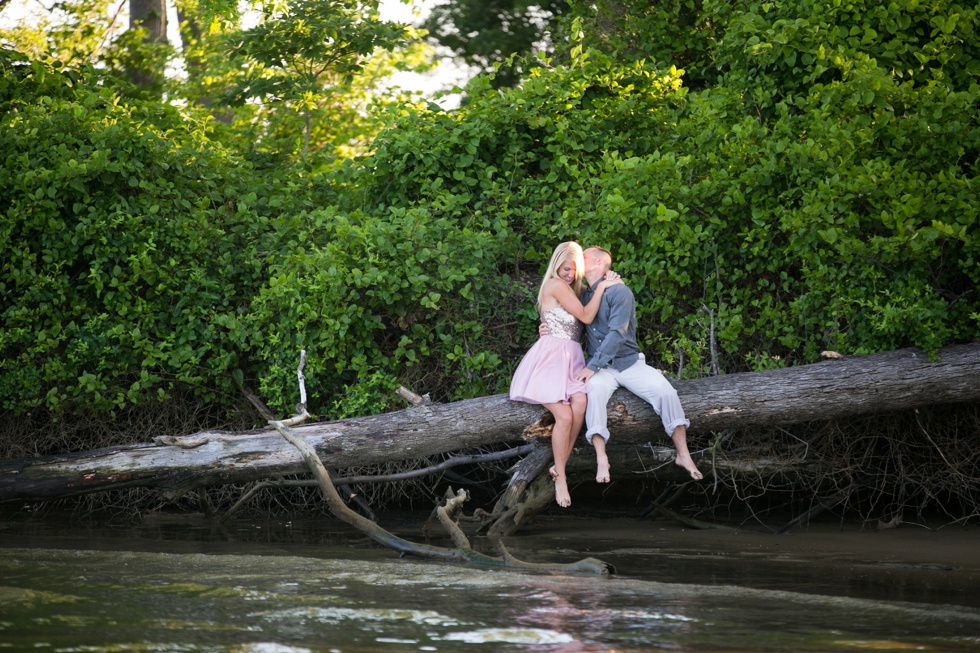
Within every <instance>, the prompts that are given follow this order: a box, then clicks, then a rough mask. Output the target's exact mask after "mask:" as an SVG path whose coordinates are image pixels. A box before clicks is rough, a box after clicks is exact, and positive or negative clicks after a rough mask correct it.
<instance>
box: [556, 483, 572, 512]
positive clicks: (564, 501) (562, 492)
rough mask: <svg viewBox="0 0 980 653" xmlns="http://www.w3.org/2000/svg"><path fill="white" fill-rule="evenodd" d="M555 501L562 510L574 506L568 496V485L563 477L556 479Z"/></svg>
mask: <svg viewBox="0 0 980 653" xmlns="http://www.w3.org/2000/svg"><path fill="white" fill-rule="evenodd" d="M555 501H556V502H557V503H558V505H559V506H561V507H562V508H567V507H568V506H570V505H572V497H571V496H570V495H569V494H568V483H566V482H565V478H564V477H561V476H559V477H557V478H555Z"/></svg>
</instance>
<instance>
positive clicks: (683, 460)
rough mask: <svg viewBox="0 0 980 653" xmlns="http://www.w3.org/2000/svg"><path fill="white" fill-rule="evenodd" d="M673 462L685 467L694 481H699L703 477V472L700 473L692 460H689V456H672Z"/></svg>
mask: <svg viewBox="0 0 980 653" xmlns="http://www.w3.org/2000/svg"><path fill="white" fill-rule="evenodd" d="M674 464H675V465H678V466H680V467H683V468H684V469H686V470H687V473H688V474H690V475H691V478H692V479H694V480H695V481H700V480H701V479H702V478H704V474H702V473H701V470H699V469H698V466H697V465H695V464H694V461H693V460H691V457H690V456H684V457H681V456H677V458H674Z"/></svg>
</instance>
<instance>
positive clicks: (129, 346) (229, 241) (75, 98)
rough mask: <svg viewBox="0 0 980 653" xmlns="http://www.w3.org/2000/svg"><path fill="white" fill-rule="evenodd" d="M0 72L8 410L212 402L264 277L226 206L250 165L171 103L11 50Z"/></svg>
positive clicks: (1, 311)
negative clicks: (123, 94) (247, 304)
mask: <svg viewBox="0 0 980 653" xmlns="http://www.w3.org/2000/svg"><path fill="white" fill-rule="evenodd" d="M0 66H2V68H3V70H4V71H5V74H4V76H3V77H2V81H0V107H2V109H0V116H2V119H0V148H2V151H3V153H4V158H3V160H2V164H0V196H3V197H4V199H5V207H4V209H3V211H4V215H3V221H2V223H0V225H2V226H0V250H2V251H3V252H4V256H3V259H2V261H0V296H2V298H3V299H2V302H0V319H2V323H3V331H2V332H0V402H2V405H3V407H4V408H5V409H7V410H18V411H20V410H29V409H31V408H33V407H37V406H43V407H44V408H46V409H48V410H51V411H52V412H55V413H57V412H58V411H59V410H61V409H62V408H65V407H66V405H67V404H75V405H85V406H87V408H88V409H89V410H93V411H95V412H99V411H107V410H113V409H116V408H119V407H122V406H124V405H126V404H131V403H137V402H142V401H147V400H149V399H151V398H162V397H165V396H166V395H167V393H168V392H169V391H170V390H171V389H173V388H174V387H175V386H177V385H180V386H183V387H188V386H190V387H193V388H195V389H196V391H197V392H198V393H200V395H201V396H202V397H203V398H205V399H207V398H213V397H215V395H216V392H218V391H219V388H220V387H221V386H222V379H223V378H224V375H225V374H226V373H227V372H228V371H229V370H230V369H234V368H235V367H236V366H237V364H238V355H237V352H236V351H235V350H234V349H233V348H232V346H231V345H232V342H231V341H230V340H229V337H228V336H229V331H233V330H234V328H235V324H236V321H237V315H238V311H239V309H240V308H241V305H242V303H243V299H242V298H243V293H244V294H245V296H247V292H248V288H249V287H250V285H252V284H254V283H255V280H256V277H257V275H258V274H259V269H258V266H257V265H256V263H255V261H253V260H251V259H250V258H249V257H248V256H247V255H246V249H245V247H243V244H244V242H247V241H248V240H249V239H250V238H251V236H250V232H251V230H252V225H251V224H250V223H251V222H252V221H253V220H254V215H251V214H250V213H249V212H248V211H247V210H246V209H245V208H244V206H243V203H241V202H239V203H238V204H237V205H236V200H240V199H241V198H243V197H245V196H246V194H247V191H246V190H245V188H246V187H247V183H246V181H245V178H244V176H243V173H244V172H245V171H247V166H243V165H242V163H241V162H240V161H236V160H234V159H233V158H230V157H228V156H227V155H226V154H225V153H224V152H223V151H222V150H220V149H219V148H216V147H215V146H214V145H213V144H211V143H210V142H209V141H208V140H207V137H206V135H205V133H204V131H203V130H202V129H201V128H200V127H199V126H198V125H197V124H196V123H195V121H194V120H193V119H192V118H191V116H189V115H186V114H182V113H181V112H180V111H178V110H175V109H172V108H165V107H161V106H160V105H158V104H155V103H149V104H142V103H132V102H131V103H123V102H121V101H120V98H119V96H117V95H114V94H113V92H112V91H111V90H110V89H109V87H108V85H102V84H99V83H95V84H90V83H89V82H88V81H87V80H86V79H85V77H84V75H82V74H79V73H73V72H67V73H58V72H56V71H54V70H53V69H51V68H48V67H46V66H44V65H42V64H40V63H36V62H35V63H28V62H24V61H18V60H17V58H16V57H11V56H9V55H8V54H7V53H3V59H2V61H0ZM239 170H241V171H242V172H239Z"/></svg>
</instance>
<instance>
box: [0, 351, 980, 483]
mask: <svg viewBox="0 0 980 653" xmlns="http://www.w3.org/2000/svg"><path fill="white" fill-rule="evenodd" d="M674 385H675V387H676V388H677V390H678V393H679V394H680V398H681V402H682V404H683V405H684V407H685V411H686V413H687V415H688V417H689V418H690V420H691V428H690V429H689V432H690V433H693V434H697V433H710V432H715V431H720V430H723V429H747V428H752V427H757V426H763V425H765V426H772V425H776V424H788V423H797V422H808V421H817V420H832V419H846V418H848V417H852V416H857V415H866V414H875V413H888V412H895V411H904V410H909V409H913V408H919V407H925V406H930V405H935V404H950V403H967V402H976V401H980V343H972V344H964V345H954V346H950V347H946V348H943V349H941V350H940V351H939V353H938V355H937V357H936V358H935V359H930V357H929V356H927V355H926V354H925V353H923V352H922V351H920V350H917V349H903V350H899V351H894V352H888V353H884V354H873V355H868V356H849V357H844V358H843V359H841V360H827V361H822V362H819V363H813V364H809V365H801V366H797V367H790V368H784V369H779V370H770V371H765V372H751V373H740V374H729V375H722V376H716V377H711V378H705V379H697V380H692V381H679V382H676V383H675V384H674ZM546 415H548V413H547V411H545V410H544V409H543V408H542V407H540V406H533V405H530V404H524V403H519V402H513V401H510V399H509V398H508V397H507V396H506V395H494V396H489V397H481V398H478V399H469V400H465V401H459V402H454V403H450V404H423V405H419V406H414V407H411V408H407V409H405V410H401V411H397V412H392V413H386V414H383V415H374V416H370V417H363V418H352V419H346V420H340V421H335V422H322V423H313V424H307V425H304V426H300V427H297V428H296V432H297V433H298V434H299V435H300V436H301V437H303V438H304V439H305V440H306V441H307V442H308V443H309V444H310V445H311V446H313V447H314V449H315V450H316V452H317V454H318V455H319V456H320V458H321V459H322V460H323V462H324V464H325V465H326V466H327V467H330V468H345V467H353V466H363V465H372V464H378V463H384V462H388V461H391V460H407V459H414V458H424V457H428V456H434V455H439V454H444V453H447V452H451V451H461V450H466V449H473V448H477V447H481V446H486V445H491V444H497V443H505V442H515V441H519V440H521V439H522V436H523V435H524V434H525V431H526V430H528V432H531V433H533V432H534V431H535V429H534V428H530V429H529V428H528V427H529V425H534V424H535V423H538V424H539V425H540V424H542V422H540V420H541V418H542V417H543V416H546ZM609 415H610V419H609V426H610V430H611V431H612V434H613V438H614V442H616V443H618V444H629V443H645V442H650V441H660V440H665V439H666V437H667V436H666V434H665V433H664V431H663V428H662V426H661V424H660V419H659V418H658V417H657V415H656V414H655V413H654V412H653V410H652V409H651V408H650V406H649V405H648V404H646V403H645V402H644V401H642V400H641V399H638V398H637V397H635V396H634V395H632V394H631V393H629V392H626V391H624V390H619V391H617V392H616V394H614V395H613V398H612V399H611V400H610V404H609ZM538 430H540V429H538ZM305 471H306V465H305V463H304V461H303V459H302V457H301V456H300V455H299V453H298V452H297V451H296V450H295V448H294V447H291V446H289V445H288V444H287V443H285V442H283V440H282V438H281V437H280V436H279V434H278V433H277V432H275V431H273V430H268V429H266V430H257V431H249V432H243V433H228V432H220V431H205V432H200V433H196V434H194V435H190V436H183V437H173V436H161V437H158V438H156V439H155V441H154V442H153V443H144V444H134V445H127V446H119V447H110V448H105V449H99V450H94V451H86V452H78V453H71V454H64V455H57V456H45V457H40V458H33V459H25V460H13V461H3V462H0V501H13V500H49V499H56V498H63V497H70V496H77V495H81V494H86V493H91V492H101V491H106V490H112V489H123V488H128V487H137V486H140V487H147V488H152V489H156V490H159V491H160V492H162V493H163V494H164V495H165V496H167V497H170V498H173V497H177V496H180V495H182V494H184V493H185V492H188V491H191V490H196V489H198V488H201V487H207V486H213V485H221V484H227V483H243V482H251V481H257V480H262V479H266V478H269V477H272V476H278V475H292V474H302V473H304V472H305Z"/></svg>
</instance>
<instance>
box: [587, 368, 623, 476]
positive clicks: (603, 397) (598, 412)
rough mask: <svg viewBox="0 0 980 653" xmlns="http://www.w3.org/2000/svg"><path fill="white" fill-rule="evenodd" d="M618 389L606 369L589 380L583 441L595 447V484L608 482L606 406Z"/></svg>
mask: <svg viewBox="0 0 980 653" xmlns="http://www.w3.org/2000/svg"><path fill="white" fill-rule="evenodd" d="M618 387H619V382H618V381H617V380H616V375H615V374H614V373H613V372H612V371H611V370H608V369H605V370H599V371H598V372H596V373H595V374H594V375H592V378H590V379H589V403H588V406H586V408H585V427H586V430H585V439H586V440H588V442H589V444H591V445H592V446H593V447H595V462H596V474H595V480H596V483H608V482H609V458H608V457H607V456H606V440H608V439H609V426H608V424H609V413H608V412H607V411H606V406H607V404H608V403H609V398H610V397H612V394H613V392H615V391H616V388H618Z"/></svg>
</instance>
